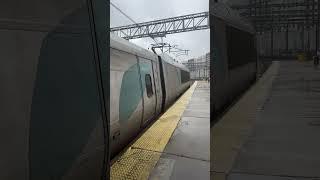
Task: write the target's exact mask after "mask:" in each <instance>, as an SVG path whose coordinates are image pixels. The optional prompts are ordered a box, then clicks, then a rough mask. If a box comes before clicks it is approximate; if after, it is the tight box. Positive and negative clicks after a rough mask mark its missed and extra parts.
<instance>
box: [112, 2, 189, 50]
mask: <svg viewBox="0 0 320 180" xmlns="http://www.w3.org/2000/svg"><path fill="white" fill-rule="evenodd" d="M110 4H111V6H112V7H114V8H115V9H116V10H118V11H119V12H120V13H121V14H122V15H124V16H125V17H126V18H128V19H129V20H130V21H131V22H132V23H133V24H135V25H136V26H138V27H139V24H138V23H137V22H136V21H135V20H133V19H132V18H131V17H130V16H129V15H127V14H126V13H125V12H124V11H122V10H121V9H120V8H119V7H118V6H117V5H115V4H114V3H112V2H111V1H110ZM149 37H150V38H151V39H152V40H153V41H154V42H155V43H156V44H159V43H158V42H157V41H156V40H155V39H154V37H152V36H151V35H149ZM172 48H174V49H177V50H180V51H184V52H188V51H189V50H181V49H179V48H177V47H172ZM169 53H170V48H169ZM186 54H187V53H186Z"/></svg>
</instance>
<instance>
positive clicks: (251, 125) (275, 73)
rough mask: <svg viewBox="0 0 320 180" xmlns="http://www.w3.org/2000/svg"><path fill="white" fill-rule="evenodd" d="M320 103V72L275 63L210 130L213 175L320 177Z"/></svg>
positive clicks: (308, 65) (234, 178)
mask: <svg viewBox="0 0 320 180" xmlns="http://www.w3.org/2000/svg"><path fill="white" fill-rule="evenodd" d="M244 104H246V105H244ZM319 107H320V70H319V69H315V68H314V67H313V64H312V62H297V61H286V62H274V63H273V64H272V66H271V67H270V68H269V70H268V71H267V73H266V74H265V75H264V77H263V78H262V79H261V80H260V81H259V82H258V83H257V84H256V85H254V86H253V87H252V88H251V89H250V90H249V91H248V92H247V93H246V94H245V95H244V96H243V98H242V99H241V100H240V101H239V102H238V103H237V104H236V105H235V106H234V107H232V108H231V109H230V110H229V112H228V113H227V114H226V115H225V116H224V117H223V118H222V119H221V120H220V121H219V123H218V124H217V125H216V126H214V127H213V128H212V129H211V130H212V131H213V133H212V134H211V138H212V139H213V141H212V143H213V147H212V149H211V155H212V156H213V162H212V164H211V166H212V168H211V171H212V176H211V178H212V179H215V180H219V179H229V180H254V179H261V180H285V179H290V180H311V179H313V180H315V179H317V180H319V179H320V143H319V137H320V109H319ZM250 109H251V110H250Z"/></svg>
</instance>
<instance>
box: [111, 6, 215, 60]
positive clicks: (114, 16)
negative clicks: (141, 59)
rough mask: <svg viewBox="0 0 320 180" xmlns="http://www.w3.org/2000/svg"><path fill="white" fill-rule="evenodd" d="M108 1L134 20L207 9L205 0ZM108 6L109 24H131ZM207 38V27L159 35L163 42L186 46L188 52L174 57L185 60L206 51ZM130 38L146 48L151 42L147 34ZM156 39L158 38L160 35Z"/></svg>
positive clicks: (207, 49) (208, 31)
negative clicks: (139, 37) (146, 36)
mask: <svg viewBox="0 0 320 180" xmlns="http://www.w3.org/2000/svg"><path fill="white" fill-rule="evenodd" d="M111 2H112V3H113V4H115V5H116V6H117V7H119V8H120V9H121V10H122V11H124V12H125V13H126V14H127V15H129V16H130V17H131V18H132V19H133V20H135V21H136V22H138V23H139V22H146V21H151V20H156V19H163V18H168V17H174V16H180V15H187V14H192V13H199V12H205V11H208V10H209V0H161V1H160V0H113V1H111ZM110 7H111V9H110V26H111V27H115V26H121V25H127V24H132V22H131V21H130V20H129V19H127V18H126V17H125V16H123V15H122V14H121V13H120V12H119V11H118V10H116V9H115V8H113V7H112V6H110ZM209 39H210V30H201V31H192V32H186V33H178V34H172V35H167V37H166V38H163V40H164V42H167V43H170V44H172V45H174V44H176V45H178V47H179V48H181V49H188V50H190V52H189V55H188V56H180V57H178V58H177V59H178V60H187V59H190V58H194V57H198V56H201V55H204V54H205V53H207V52H209V50H210V40H209ZM130 41H131V42H133V43H135V44H137V45H139V46H142V47H144V48H149V47H150V44H152V43H154V41H153V40H152V39H151V38H142V39H135V40H130ZM157 41H158V42H160V39H157Z"/></svg>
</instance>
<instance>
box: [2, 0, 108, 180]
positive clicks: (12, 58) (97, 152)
mask: <svg viewBox="0 0 320 180" xmlns="http://www.w3.org/2000/svg"><path fill="white" fill-rule="evenodd" d="M107 6H108V4H107V5H106V3H105V1H102V0H68V1H61V0H28V1H21V0H2V1H1V6H0V127H1V131H0V143H1V145H0V147H1V148H0V179H1V180H49V179H52V180H53V179H55V180H58V179H66V180H73V179H74V180H75V179H77V180H81V179H83V180H87V179H108V178H109V175H108V168H109V163H108V150H109V148H108V135H109V133H108V123H107V122H108V121H107V110H108V107H107V106H108V105H109V103H107V102H108V99H107V98H108V96H107V95H108V94H109V88H108V83H106V82H107V80H108V79H109V76H108V73H109V68H108V63H107V59H108V58H109V57H107V54H108V52H107V51H108V50H109V49H108V48H107V46H108V43H107V42H109V40H108V36H107V34H106V27H107V25H108V24H107V17H108V13H107V11H108V7H107Z"/></svg>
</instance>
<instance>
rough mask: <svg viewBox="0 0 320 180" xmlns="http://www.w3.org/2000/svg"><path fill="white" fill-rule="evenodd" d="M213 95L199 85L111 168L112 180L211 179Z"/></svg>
mask: <svg viewBox="0 0 320 180" xmlns="http://www.w3.org/2000/svg"><path fill="white" fill-rule="evenodd" d="M209 96H210V91H209V84H208V83H206V82H201V81H200V82H195V83H194V84H193V85H192V86H191V87H190V88H189V89H188V90H187V91H186V92H185V93H184V94H183V95H182V96H181V97H180V98H179V99H178V100H177V101H176V102H175V103H174V104H173V105H172V106H171V107H170V108H169V109H168V110H167V111H166V112H165V113H164V114H162V115H161V116H160V117H159V118H158V119H157V120H156V121H155V122H154V123H153V124H152V125H151V127H149V128H148V129H147V130H146V131H144V132H143V133H142V134H141V136H140V137H138V138H137V139H136V140H135V141H134V142H133V143H132V145H130V146H129V147H128V148H127V149H126V150H124V152H123V153H121V154H120V155H119V156H118V158H117V159H116V160H114V162H113V164H112V166H111V173H110V175H111V179H116V180H118V179H132V180H136V179H137V180H146V179H152V180H155V179H161V180H170V179H209V178H210V170H209V169H210V159H209V155H210V150H209V147H210V98H209Z"/></svg>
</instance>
